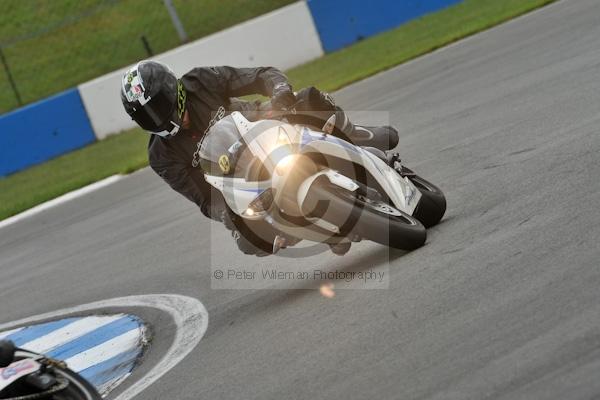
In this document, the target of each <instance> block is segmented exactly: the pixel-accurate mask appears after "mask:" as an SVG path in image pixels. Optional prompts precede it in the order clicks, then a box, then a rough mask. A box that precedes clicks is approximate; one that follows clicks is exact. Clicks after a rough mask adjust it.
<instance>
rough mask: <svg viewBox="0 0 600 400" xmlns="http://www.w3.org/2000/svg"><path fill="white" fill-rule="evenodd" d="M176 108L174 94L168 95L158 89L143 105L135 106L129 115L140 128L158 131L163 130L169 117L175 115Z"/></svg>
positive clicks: (167, 123)
mask: <svg viewBox="0 0 600 400" xmlns="http://www.w3.org/2000/svg"><path fill="white" fill-rule="evenodd" d="M176 108H177V101H176V98H175V94H174V95H172V96H169V95H168V94H166V93H165V91H160V92H158V93H157V94H156V95H154V96H153V97H152V98H150V100H148V101H147V102H146V103H145V104H144V105H143V106H141V107H139V108H137V109H136V110H135V111H134V112H133V113H132V115H131V117H132V118H133V119H134V121H135V122H137V123H138V125H139V126H140V127H142V129H145V130H147V131H150V132H160V131H162V130H164V129H163V128H164V127H165V126H166V125H170V124H169V122H170V121H169V119H171V118H172V117H173V116H177V112H176V111H177V110H176ZM177 125H179V124H177Z"/></svg>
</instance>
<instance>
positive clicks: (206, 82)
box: [148, 66, 398, 251]
mask: <svg viewBox="0 0 600 400" xmlns="http://www.w3.org/2000/svg"><path fill="white" fill-rule="evenodd" d="M181 82H182V83H183V86H184V88H185V90H186V110H187V111H188V113H189V117H190V122H191V126H190V127H189V128H188V129H184V130H181V131H180V132H179V133H177V135H175V136H174V137H170V138H162V137H159V136H157V135H150V142H149V144H148V158H149V162H150V166H151V167H152V169H153V170H154V171H155V172H156V173H157V174H158V175H159V176H160V177H162V178H163V179H164V180H165V181H166V182H167V183H168V184H169V185H170V186H171V188H173V189H174V190H176V191H177V192H179V193H181V194H182V195H183V196H185V197H186V198H187V199H188V200H190V201H192V202H194V203H196V204H197V205H198V206H199V207H200V210H201V211H202V213H203V214H204V215H205V216H207V217H209V218H212V219H215V220H219V221H222V219H223V210H224V209H226V206H225V205H224V201H223V197H222V195H221V193H220V192H219V191H218V190H216V189H215V188H213V187H212V186H210V185H209V184H208V183H207V182H206V181H205V180H204V173H203V171H202V170H201V169H200V159H199V149H200V143H201V140H202V137H203V135H204V134H205V133H206V132H207V131H208V129H209V128H210V127H211V126H212V125H213V124H214V123H215V122H217V121H218V120H219V119H221V118H223V117H224V116H225V115H227V114H228V113H229V112H231V111H241V112H246V111H247V112H250V113H251V112H252V111H254V110H255V109H256V105H255V104H254V103H250V102H245V101H242V100H239V99H235V97H237V96H245V95H251V94H261V95H264V96H269V97H270V96H271V95H272V92H273V88H274V87H275V86H276V85H278V84H281V83H287V78H286V76H285V75H284V74H283V73H282V72H281V71H279V70H278V69H276V68H272V67H264V68H233V67H226V66H220V67H201V68H194V69H193V70H191V71H190V72H188V73H186V74H185V75H183V77H181ZM299 97H303V98H304V99H305V100H306V101H305V102H304V108H307V109H310V108H312V109H315V110H319V111H331V112H335V111H338V112H340V113H341V117H340V118H338V124H340V126H339V128H340V129H341V128H343V126H342V125H344V127H346V128H348V127H349V130H350V131H352V129H353V128H354V126H353V125H352V124H350V123H349V121H348V119H347V118H346V116H345V114H343V112H342V111H341V109H339V108H338V107H335V105H334V104H333V101H332V100H331V98H330V97H329V95H327V94H326V93H322V92H320V91H318V90H317V89H315V88H308V89H304V90H302V91H301V92H300V93H299ZM346 130H348V129H346ZM363 130H364V129H363ZM392 133H395V136H394V135H392V136H393V137H391V138H389V139H388V136H389V135H388V134H386V135H384V136H385V142H386V143H385V144H384V145H383V147H388V148H390V147H394V146H395V145H396V144H397V142H398V139H397V132H392ZM360 134H362V132H359V135H357V136H356V138H357V139H358V140H359V141H360V137H359V136H360ZM367 139H368V140H372V139H373V138H372V137H371V138H370V139H369V138H367ZM365 144H367V145H371V143H368V142H365ZM378 147H381V146H378ZM222 222H226V221H222ZM226 225H229V224H227V223H226ZM236 225H237V224H236ZM228 228H229V229H232V226H231V225H229V226H228ZM242 235H244V236H245V235H251V232H242ZM262 244H263V245H260V244H257V246H258V247H260V248H263V251H268V250H269V249H268V247H269V245H270V244H269V243H262ZM238 245H239V243H238Z"/></svg>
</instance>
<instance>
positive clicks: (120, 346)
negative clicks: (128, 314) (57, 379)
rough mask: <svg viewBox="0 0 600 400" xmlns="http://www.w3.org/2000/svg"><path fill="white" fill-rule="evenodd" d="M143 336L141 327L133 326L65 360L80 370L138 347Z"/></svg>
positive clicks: (72, 367)
mask: <svg viewBox="0 0 600 400" xmlns="http://www.w3.org/2000/svg"><path fill="white" fill-rule="evenodd" d="M144 336H145V335H144V333H143V330H142V329H141V328H134V329H132V330H130V331H127V332H125V333H123V334H122V335H119V336H117V337H115V338H112V339H110V340H108V341H106V342H104V343H100V344H99V345H97V346H95V347H92V348H91V349H88V350H86V351H83V352H81V353H78V354H76V355H74V356H73V357H70V358H67V359H66V360H65V362H66V363H67V365H68V366H69V368H71V369H72V370H73V371H77V372H81V371H83V370H84V369H86V368H88V367H91V366H92V365H96V364H100V363H101V362H104V361H106V360H109V359H111V358H113V357H115V356H118V355H119V354H121V353H124V352H126V351H128V350H130V349H133V348H136V347H138V342H139V341H140V339H142V338H144Z"/></svg>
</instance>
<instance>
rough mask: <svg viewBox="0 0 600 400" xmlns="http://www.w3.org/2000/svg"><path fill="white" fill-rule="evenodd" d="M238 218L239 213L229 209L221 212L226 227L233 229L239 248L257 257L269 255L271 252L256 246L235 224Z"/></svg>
mask: <svg viewBox="0 0 600 400" xmlns="http://www.w3.org/2000/svg"><path fill="white" fill-rule="evenodd" d="M236 218H238V217H237V215H235V214H234V213H233V212H231V211H230V210H229V209H226V210H223V211H222V212H221V222H223V225H225V228H227V229H228V230H230V231H231V236H232V237H233V240H235V244H236V245H237V247H238V249H240V251H241V252H242V253H244V254H248V255H255V256H257V257H264V256H268V255H269V254H270V253H267V252H265V251H264V250H261V249H259V248H258V247H256V246H254V245H253V244H252V243H251V242H250V241H249V240H248V239H246V238H245V237H244V236H243V235H242V234H241V233H240V231H239V230H238V229H237V227H236V224H235V219H236Z"/></svg>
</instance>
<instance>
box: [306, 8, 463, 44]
mask: <svg viewBox="0 0 600 400" xmlns="http://www.w3.org/2000/svg"><path fill="white" fill-rule="evenodd" d="M460 1H461V0H371V1H367V0H307V3H308V7H309V8H310V11H311V13H312V16H313V19H314V21H315V25H316V27H317V31H318V32H319V36H320V37H321V43H322V44H323V49H324V50H325V51H326V52H330V51H334V50H338V49H340V48H342V47H345V46H348V45H350V44H352V43H355V42H357V41H359V40H361V39H364V38H366V37H369V36H373V35H375V34H377V33H380V32H383V31H386V30H388V29H392V28H395V27H397V26H398V25H401V24H403V23H405V22H407V21H410V20H411V19H415V18H417V17H420V16H422V15H424V14H427V13H430V12H433V11H437V10H439V9H441V8H444V7H448V6H450V5H453V4H456V3H459V2H460Z"/></svg>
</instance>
